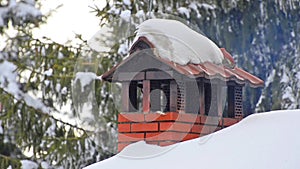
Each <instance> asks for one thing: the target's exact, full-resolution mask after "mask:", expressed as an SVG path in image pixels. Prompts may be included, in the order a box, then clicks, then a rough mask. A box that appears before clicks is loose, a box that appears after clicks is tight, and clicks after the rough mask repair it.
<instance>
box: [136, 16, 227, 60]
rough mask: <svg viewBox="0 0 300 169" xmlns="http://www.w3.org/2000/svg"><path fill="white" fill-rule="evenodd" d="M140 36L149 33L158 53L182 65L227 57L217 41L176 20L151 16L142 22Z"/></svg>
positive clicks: (159, 55) (148, 35) (139, 30)
mask: <svg viewBox="0 0 300 169" xmlns="http://www.w3.org/2000/svg"><path fill="white" fill-rule="evenodd" d="M139 37H146V38H147V39H148V40H149V41H150V42H151V43H152V44H153V45H154V48H155V49H156V52H157V53H156V54H157V56H158V57H161V58H164V59H167V60H170V61H173V62H175V63H178V64H180V65H186V64H188V63H193V64H200V63H204V62H211V63H214V64H222V62H223V60H224V56H223V54H222V52H221V50H220V49H219V47H218V46H217V45H216V44H215V43H214V42H213V41H211V40H210V39H208V38H207V37H205V36H203V35H201V34H199V33H197V32H196V31H194V30H192V29H190V28H189V27H187V26H186V25H184V24H183V23H181V22H179V21H176V20H167V19H149V20H147V21H145V22H143V23H141V24H140V25H139V26H138V30H137V36H136V38H137V39H138V38H139Z"/></svg>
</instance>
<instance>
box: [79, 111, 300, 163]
mask: <svg viewBox="0 0 300 169" xmlns="http://www.w3.org/2000/svg"><path fill="white" fill-rule="evenodd" d="M299 119H300V110H286V111H284V110H281V111H273V112H268V113H261V114H253V115H251V116H248V117H247V118H245V119H244V120H242V121H241V122H239V123H237V124H235V125H233V126H231V127H228V128H226V129H223V130H220V131H218V132H216V133H213V134H210V135H207V136H205V137H201V138H198V139H193V140H189V141H185V142H182V143H178V144H175V145H172V146H173V147H172V149H170V150H169V151H168V152H166V153H163V154H159V155H157V156H151V157H147V158H143V159H140V158H138V159H137V158H126V157H124V151H126V153H125V154H126V156H129V155H132V156H135V155H141V154H142V152H145V151H146V152H149V148H151V146H149V145H147V144H145V143H141V142H138V143H135V144H132V145H130V146H128V147H127V148H125V149H124V150H123V151H122V152H121V153H119V154H117V155H116V156H114V157H112V158H109V159H107V160H104V161H102V162H99V163H96V164H93V165H91V166H88V167H86V168H85V169H98V168H105V169H119V168H124V166H126V168H130V169H140V168H141V167H142V168H145V169H148V168H149V169H152V168H156V169H163V168H172V169H182V168H209V169H241V168H243V169H253V168H255V169H266V168H272V169H282V168H288V169H299V166H300V151H299V150H300V134H299V131H298V129H299V128H300V123H299ZM152 148H153V149H154V152H157V151H158V150H159V149H162V150H163V149H166V147H158V146H155V147H154V146H152ZM137 152H140V153H137Z"/></svg>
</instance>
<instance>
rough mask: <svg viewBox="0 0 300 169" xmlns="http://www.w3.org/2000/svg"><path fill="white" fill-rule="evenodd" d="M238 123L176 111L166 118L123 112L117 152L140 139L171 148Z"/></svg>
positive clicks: (119, 126)
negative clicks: (173, 145)
mask: <svg viewBox="0 0 300 169" xmlns="http://www.w3.org/2000/svg"><path fill="white" fill-rule="evenodd" d="M239 120H240V119H235V118H218V117H211V116H205V115H197V114H180V113H176V112H168V113H166V114H164V115H162V114H157V113H149V114H143V113H121V114H119V118H118V123H119V124H118V130H119V136H118V151H121V150H122V149H123V148H124V147H126V146H127V145H129V144H131V143H134V142H137V141H141V140H144V141H146V142H147V143H148V144H156V145H160V146H167V145H171V144H174V143H178V142H181V141H186V140H190V139H194V138H198V137H200V136H203V135H207V134H210V133H213V132H215V131H218V130H220V129H222V128H225V127H228V126H231V125H233V124H235V123H237V122H238V121H239Z"/></svg>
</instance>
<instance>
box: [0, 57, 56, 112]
mask: <svg viewBox="0 0 300 169" xmlns="http://www.w3.org/2000/svg"><path fill="white" fill-rule="evenodd" d="M16 69H17V66H16V65H14V64H13V63H11V62H8V61H6V60H4V61H3V62H2V63H0V70H1V71H0V88H2V89H4V91H6V92H7V93H10V94H11V95H13V96H14V98H15V99H17V100H24V101H25V103H26V104H27V105H28V106H31V107H34V108H35V109H37V110H41V111H43V112H44V113H49V112H50V109H49V108H48V107H47V106H46V105H44V103H43V102H42V101H40V100H38V99H34V98H33V97H31V96H30V95H29V94H28V93H24V92H23V91H22V90H20V87H19V86H20V85H19V83H18V82H17V71H16Z"/></svg>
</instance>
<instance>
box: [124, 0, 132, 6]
mask: <svg viewBox="0 0 300 169" xmlns="http://www.w3.org/2000/svg"><path fill="white" fill-rule="evenodd" d="M123 3H124V4H125V5H127V6H130V5H131V2H130V0H123Z"/></svg>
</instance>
